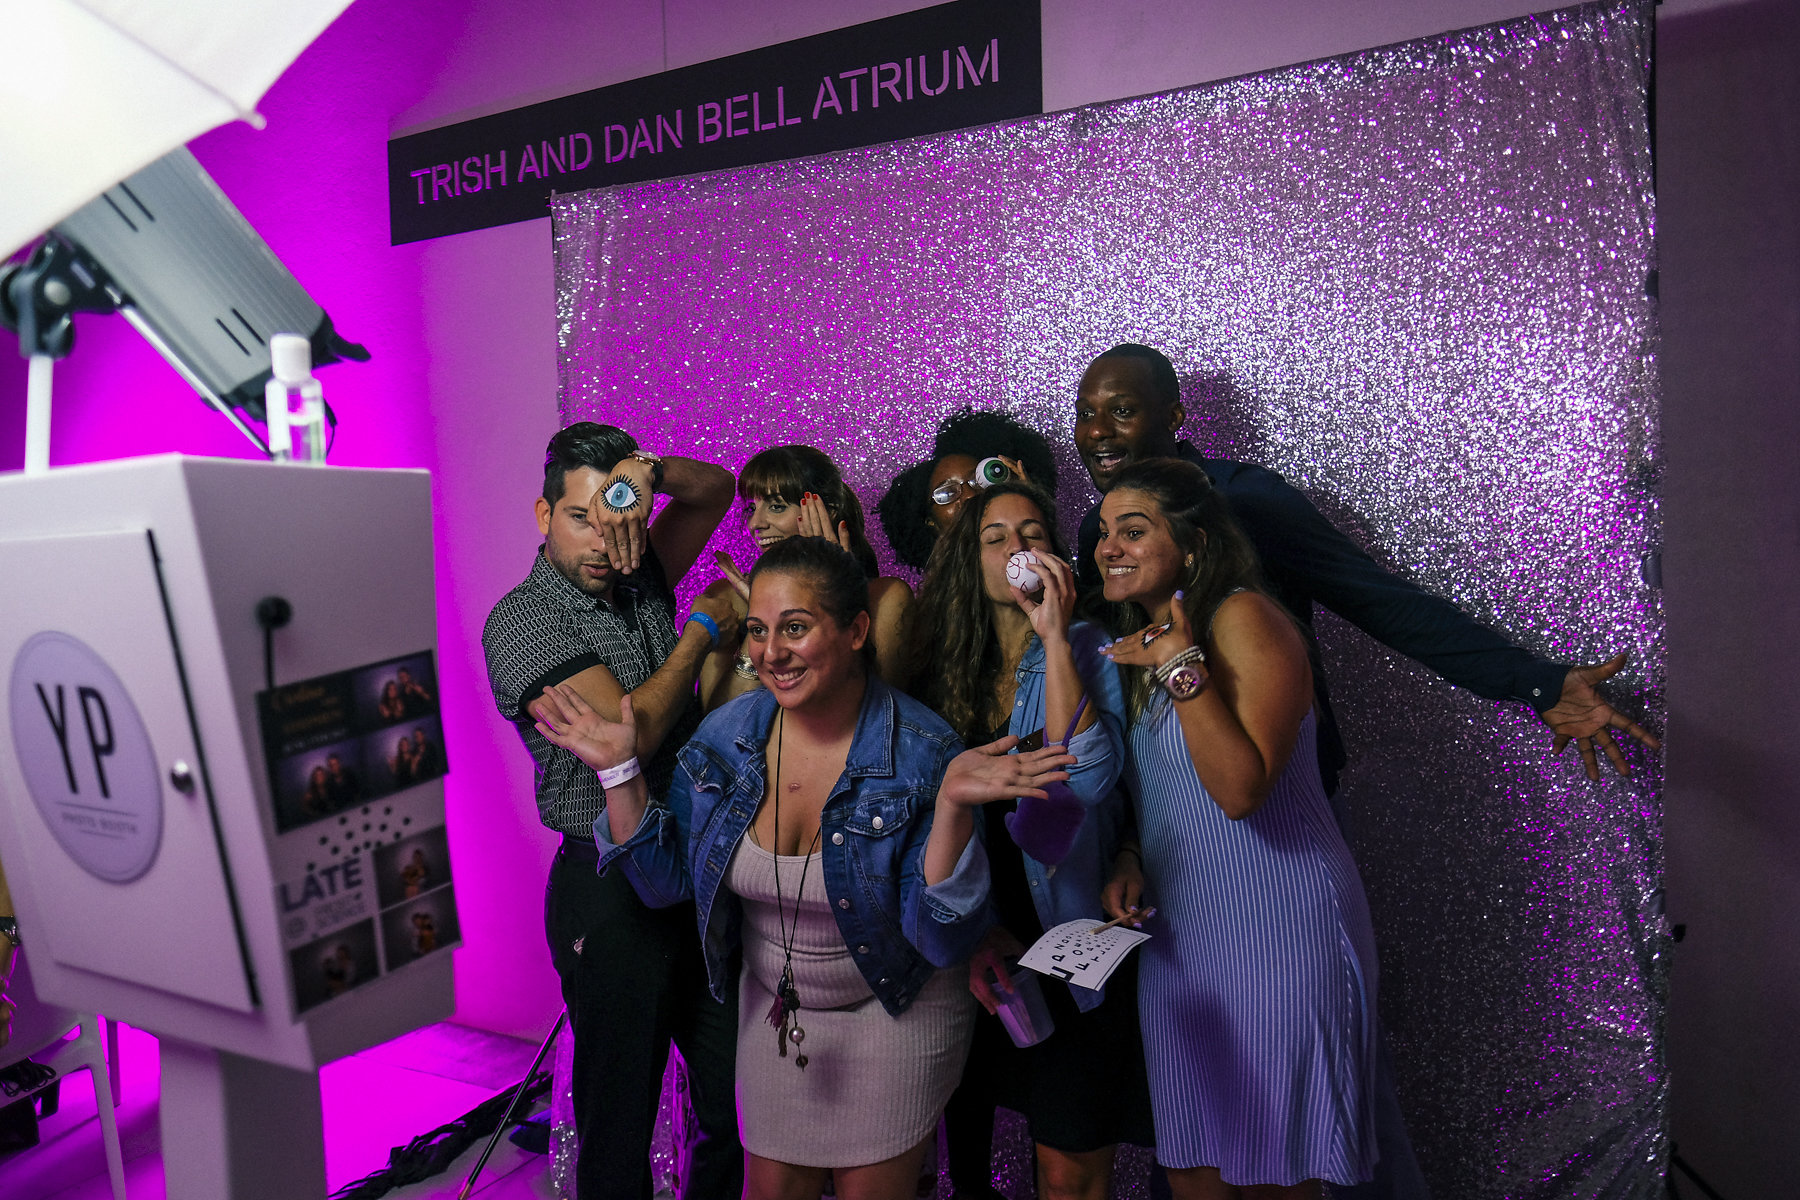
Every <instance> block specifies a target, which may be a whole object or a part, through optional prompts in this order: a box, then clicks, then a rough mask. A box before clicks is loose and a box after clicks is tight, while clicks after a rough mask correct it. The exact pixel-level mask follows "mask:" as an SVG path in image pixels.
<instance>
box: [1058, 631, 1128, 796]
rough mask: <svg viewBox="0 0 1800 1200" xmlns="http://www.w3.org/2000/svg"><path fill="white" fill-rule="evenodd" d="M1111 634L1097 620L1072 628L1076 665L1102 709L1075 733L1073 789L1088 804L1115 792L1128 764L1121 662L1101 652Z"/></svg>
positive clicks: (1095, 703)
mask: <svg viewBox="0 0 1800 1200" xmlns="http://www.w3.org/2000/svg"><path fill="white" fill-rule="evenodd" d="M1106 640H1107V639H1106V635H1105V634H1104V633H1103V632H1102V631H1101V629H1100V627H1099V626H1097V625H1088V624H1085V623H1081V624H1076V625H1074V626H1073V627H1071V628H1070V630H1069V649H1070V650H1071V651H1072V652H1073V654H1074V657H1075V671H1076V673H1077V674H1079V675H1080V676H1081V685H1082V688H1083V689H1084V690H1085V691H1086V692H1087V696H1088V703H1089V704H1090V705H1091V706H1093V707H1095V708H1097V709H1098V710H1099V715H1098V716H1097V717H1096V718H1095V720H1094V723H1093V724H1092V725H1089V726H1088V727H1087V728H1086V729H1084V730H1082V731H1081V732H1080V733H1078V734H1076V735H1075V736H1074V737H1072V738H1070V739H1069V753H1070V754H1073V755H1074V756H1075V758H1076V762H1075V765H1074V766H1072V767H1070V768H1069V790H1070V791H1071V792H1073V793H1074V795H1075V798H1076V799H1077V800H1079V801H1081V803H1082V804H1083V805H1084V806H1086V807H1088V808H1092V807H1094V806H1095V805H1097V804H1100V803H1101V802H1103V801H1104V800H1105V799H1106V798H1107V797H1108V796H1109V795H1111V794H1112V790H1113V786H1114V785H1115V784H1117V783H1118V782H1119V773H1120V772H1121V771H1122V770H1124V767H1125V692H1124V688H1123V687H1122V686H1121V684H1120V682H1119V668H1118V667H1116V666H1114V665H1113V663H1112V660H1111V659H1109V658H1107V657H1106V656H1105V655H1104V654H1101V653H1100V647H1101V645H1102V644H1104V643H1105V642H1106ZM1061 732H1062V731H1061V730H1058V731H1057V733H1061ZM1045 736H1047V737H1049V736H1055V735H1052V734H1048V733H1047V734H1046V735H1045Z"/></svg>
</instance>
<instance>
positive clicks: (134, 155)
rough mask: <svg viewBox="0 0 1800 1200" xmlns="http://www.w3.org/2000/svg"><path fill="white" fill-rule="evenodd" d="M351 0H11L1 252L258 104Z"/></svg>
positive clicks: (0, 45)
mask: <svg viewBox="0 0 1800 1200" xmlns="http://www.w3.org/2000/svg"><path fill="white" fill-rule="evenodd" d="M348 6H349V0H0V56H4V57H3V59H0V259H4V258H6V257H7V256H9V255H11V254H12V253H13V252H14V251H16V250H17V249H18V248H19V247H21V246H23V245H25V244H26V243H27V242H29V241H31V240H32V239H33V238H35V237H37V236H38V235H39V234H41V233H43V232H44V231H45V230H47V229H49V228H50V227H51V226H52V225H54V224H56V223H57V222H58V221H60V220H62V219H63V218H64V217H66V216H68V215H69V214H70V213H72V212H74V211H75V210H76V209H78V208H80V207H81V206H82V205H83V204H86V203H87V202H88V201H89V200H91V199H93V198H94V197H95V196H97V195H99V194H100V193H101V192H102V191H104V190H105V189H107V188H109V187H111V186H112V185H113V184H115V183H117V182H118V181H119V180H121V179H124V178H125V177H126V176H128V175H131V174H133V173H134V172H136V171H137V170H138V169H139V168H141V167H143V166H145V165H147V164H149V163H151V162H153V161H155V160H156V159H158V158H161V157H162V156H163V155H164V154H166V153H168V152H169V151H170V150H172V149H174V148H175V147H177V146H180V145H183V144H185V143H186V142H187V141H189V140H190V139H192V138H194V137H197V136H199V135H200V134H202V133H204V132H206V131H207V130H208V129H211V128H213V127H214V126H216V125H223V124H224V123H226V122H227V121H232V120H246V121H250V122H251V123H252V124H256V125H259V126H260V125H261V124H262V118H261V117H259V116H258V115H257V114H256V104H257V102H258V101H259V100H261V99H262V96H263V93H264V92H266V91H268V90H269V87H270V85H271V84H273V83H274V82H275V80H276V79H277V78H278V77H279V76H280V75H281V73H282V72H283V71H284V70H286V69H287V67H288V64H290V63H292V62H293V61H294V59H295V58H296V57H297V56H298V55H299V54H300V52H301V51H302V50H304V49H305V48H306V47H307V45H308V44H310V43H311V42H312V40H313V39H314V38H316V37H318V36H319V34H320V33H321V32H322V31H323V30H324V29H325V27H326V26H327V25H329V24H331V22H332V21H333V20H335V19H336V18H337V16H338V14H339V13H341V12H343V10H344V9H345V8H346V7H348Z"/></svg>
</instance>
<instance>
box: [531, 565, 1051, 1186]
mask: <svg viewBox="0 0 1800 1200" xmlns="http://www.w3.org/2000/svg"><path fill="white" fill-rule="evenodd" d="M750 578H751V592H750V611H749V616H748V618H747V620H746V628H747V630H748V634H749V641H748V647H749V654H750V657H751V659H752V661H753V662H754V663H755V666H756V670H757V673H758V675H759V676H760V678H761V680H762V682H763V684H764V688H763V689H762V690H759V691H756V692H752V693H750V694H748V695H745V696H740V697H739V698H737V699H736V700H734V701H732V702H730V703H728V704H726V705H724V706H723V707H721V708H719V709H718V710H717V711H715V712H713V713H712V714H711V715H710V716H708V717H707V718H706V720H705V721H704V722H702V723H701V726H700V729H699V731H698V732H697V733H696V734H695V735H694V737H693V739H692V740H691V741H689V742H688V744H687V745H686V746H685V747H684V748H683V749H682V751H681V754H680V763H681V769H680V770H678V771H677V772H676V774H675V780H674V782H673V784H671V786H670V789H669V795H668V797H667V802H666V804H664V805H662V806H657V807H649V806H648V805H647V796H646V795H645V790H644V787H643V783H642V780H641V778H628V777H627V776H629V775H630V774H631V772H630V770H629V767H628V766H625V765H623V764H625V763H626V762H627V760H628V759H630V758H631V757H632V755H633V752H634V749H635V746H634V743H635V734H634V733H633V731H632V727H631V719H630V708H629V697H627V698H626V700H627V702H626V704H624V705H622V706H621V717H622V721H621V722H619V723H614V722H608V721H606V720H604V719H603V718H600V717H599V716H598V715H597V714H595V713H593V712H592V711H591V710H589V709H587V707H586V706H585V705H584V704H582V703H581V701H580V698H579V697H578V696H575V695H574V694H573V693H571V692H567V691H562V690H558V691H553V692H551V693H549V694H550V696H551V697H552V698H553V703H552V704H551V705H548V706H547V707H550V708H554V709H556V712H555V713H554V714H553V715H551V716H550V717H549V719H547V720H546V721H545V722H544V723H543V724H542V725H540V728H541V729H542V730H543V732H544V734H545V736H546V737H548V738H550V739H551V740H552V741H554V742H556V743H557V744H558V745H562V746H565V747H566V748H568V749H570V750H573V751H574V752H575V753H577V754H578V755H580V756H581V757H582V758H583V759H584V760H585V761H586V762H588V763H589V764H590V765H592V766H594V767H596V768H597V769H599V770H600V772H601V782H602V785H603V786H605V787H606V790H607V811H606V812H605V813H604V814H603V815H602V816H601V818H600V820H599V821H598V822H596V823H595V829H594V833H595V839H596V841H597V842H598V844H599V845H600V847H601V860H600V869H601V870H603V871H604V870H606V869H607V868H608V867H609V866H611V865H612V864H613V863H615V862H617V863H618V865H619V866H620V867H621V869H623V870H624V871H625V873H626V875H627V877H628V878H629V879H630V880H631V882H632V885H633V887H634V888H636V890H637V892H638V894H639V895H641V896H642V897H643V898H644V900H645V902H646V903H649V904H652V905H666V904H671V903H674V902H676V901H678V900H683V899H690V898H691V899H692V900H694V902H695V908H696V910H697V914H698V920H699V926H700V935H701V942H702V945H703V948H704V950H705V955H706V962H707V970H708V973H709V975H710V978H711V982H712V988H713V993H714V995H715V996H719V997H721V998H722V997H723V996H724V994H725V988H726V987H727V986H732V985H733V984H734V981H733V978H732V975H733V972H734V971H736V972H737V974H738V979H737V980H736V981H735V985H736V986H737V987H738V989H739V1012H740V1024H739V1030H738V1033H739V1038H738V1052H737V1064H738V1094H739V1119H740V1123H741V1126H742V1132H743V1139H744V1146H745V1148H746V1149H747V1150H748V1151H749V1152H750V1164H749V1169H748V1171H747V1172H746V1192H745V1194H746V1195H747V1196H749V1197H752V1198H753V1200H790V1198H792V1200H797V1198H799V1197H805V1196H814V1197H816V1196H817V1195H818V1194H819V1191H820V1190H821V1187H822V1185H823V1182H824V1175H825V1172H826V1171H827V1170H828V1169H829V1170H831V1171H832V1173H833V1175H834V1177H835V1179H836V1185H837V1194H838V1196H839V1197H840V1198H841V1200H890V1198H891V1200H899V1198H901V1197H907V1196H910V1195H911V1194H912V1191H913V1187H914V1184H915V1182H916V1180H917V1178H918V1170H919V1161H920V1155H921V1154H922V1152H923V1146H924V1143H925V1141H926V1138H927V1135H928V1134H929V1133H930V1132H931V1130H932V1128H933V1127H935V1125H936V1124H937V1117H938V1113H939V1111H940V1110H941V1109H942V1108H943V1105H944V1102H945V1100H946V1099H947V1098H948V1096H949V1093H950V1090H951V1089H952V1088H953V1087H954V1086H955V1083H956V1079H957V1077H958V1075H959V1073H960V1071H961V1068H962V1062H963V1058H964V1056H965V1054H966V1052H967V1047H968V1037H969V1028H970V1024H971V1021H972V1018H973V1005H972V1004H971V1003H970V1001H969V997H968V994H967V991H966V988H965V986H964V978H965V977H964V973H963V971H962V970H960V969H949V970H946V969H943V968H950V967H952V965H953V964H958V963H960V962H961V961H962V960H963V959H964V958H966V957H967V956H968V954H969V953H970V951H971V950H972V949H973V948H974V947H975V945H976V944H977V943H978V942H979V941H980V939H981V936H982V934H983V933H984V932H985V929H986V921H987V890H988V872H987V859H986V856H985V854H984V853H983V852H982V848H981V845H980V843H979V840H978V839H977V838H976V837H975V836H974V829H975V817H974V816H973V810H974V808H975V807H976V806H979V805H980V804H982V803H985V802H986V801H989V800H993V799H999V798H1006V797H1019V796H1032V797H1037V798H1043V797H1044V796H1045V794H1046V793H1045V792H1044V791H1043V790H1042V789H1043V788H1044V786H1045V785H1047V784H1050V783H1055V782H1062V781H1066V780H1067V779H1068V777H1069V776H1068V772H1067V771H1066V770H1064V769H1063V768H1064V767H1065V766H1067V765H1068V764H1069V763H1070V762H1071V759H1070V758H1069V757H1068V756H1067V755H1065V754H1063V753H1061V752H1060V750H1058V749H1054V748H1052V749H1049V750H1041V751H1038V752H1036V753H1034V754H1025V755H1013V754H1008V753H1006V751H1007V750H1009V749H1011V747H1012V743H1011V742H1010V741H1006V742H1000V743H997V744H996V745H994V746H988V747H983V748H981V749H978V750H972V751H967V752H960V751H961V745H960V743H959V742H958V740H957V738H956V735H955V734H954V733H952V732H951V730H950V728H949V727H948V726H947V725H945V724H944V722H943V721H942V720H941V719H940V718H938V717H937V716H936V715H935V714H934V713H932V712H930V711H929V710H927V709H925V708H924V707H923V706H922V705H920V704H918V703H917V702H915V701H913V700H912V699H910V698H909V697H906V696H903V695H901V694H899V693H897V692H895V691H893V690H892V689H890V688H889V687H887V685H886V684H884V683H883V682H882V681H881V680H880V678H879V677H878V676H876V675H875V674H874V672H873V671H872V670H871V669H870V665H869V662H868V653H867V647H868V633H869V611H868V584H867V581H866V578H865V576H864V574H863V572H862V570H861V568H860V567H858V566H857V565H856V562H855V560H854V559H853V558H851V556H850V555H848V554H847V553H845V552H844V551H843V550H841V549H839V548H838V547H836V546H833V545H831V544H830V543H828V542H826V541H824V540H822V539H819V538H810V537H796V538H790V539H788V540H786V541H783V542H781V543H779V544H777V545H775V546H772V547H770V548H769V550H768V551H767V552H766V553H764V555H763V556H762V558H761V559H760V560H759V561H758V562H757V565H756V569H755V571H754V572H752V574H751V577H750ZM790 726H791V728H790ZM740 950H741V951H742V969H741V970H739V969H738V968H739V964H738V962H737V954H736V952H737V951H740ZM765 1013H766V1014H767V1019H768V1024H767V1025H764V1024H763V1023H762V1019H761V1018H762V1017H763V1014H765ZM797 1068H798V1069H797Z"/></svg>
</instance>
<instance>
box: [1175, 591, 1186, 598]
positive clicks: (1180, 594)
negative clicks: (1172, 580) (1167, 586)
mask: <svg viewBox="0 0 1800 1200" xmlns="http://www.w3.org/2000/svg"><path fill="white" fill-rule="evenodd" d="M1175 598H1176V599H1177V600H1186V599H1187V594H1186V593H1185V592H1176V593H1175Z"/></svg>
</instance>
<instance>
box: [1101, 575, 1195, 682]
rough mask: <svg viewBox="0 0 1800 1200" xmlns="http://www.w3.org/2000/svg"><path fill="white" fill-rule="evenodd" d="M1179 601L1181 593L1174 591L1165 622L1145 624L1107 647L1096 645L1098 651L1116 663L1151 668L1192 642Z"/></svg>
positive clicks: (1178, 652)
mask: <svg viewBox="0 0 1800 1200" xmlns="http://www.w3.org/2000/svg"><path fill="white" fill-rule="evenodd" d="M1181 601H1182V596H1181V593H1180V592H1176V593H1175V603H1173V604H1171V605H1170V606H1169V620H1168V622H1167V623H1166V624H1163V625H1146V626H1145V627H1144V628H1142V629H1140V630H1138V631H1137V632H1135V633H1128V634H1126V635H1125V636H1124V637H1122V638H1120V639H1119V640H1118V641H1116V642H1114V643H1112V644H1111V645H1109V646H1102V647H1100V653H1102V654H1104V655H1106V657H1108V658H1110V659H1112V660H1113V662H1115V663H1118V664H1119V665H1120V666H1125V667H1143V668H1145V669H1146V670H1151V671H1154V670H1155V669H1156V668H1157V667H1160V666H1162V665H1163V664H1164V663H1166V662H1168V661H1169V660H1170V659H1171V658H1174V657H1175V656H1176V655H1177V654H1180V653H1181V652H1182V651H1183V650H1186V649H1188V648H1189V647H1190V646H1193V645H1195V642H1194V629H1193V626H1192V625H1190V624H1189V623H1188V615H1187V609H1186V608H1185V607H1184V606H1183V605H1182V603H1181Z"/></svg>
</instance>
